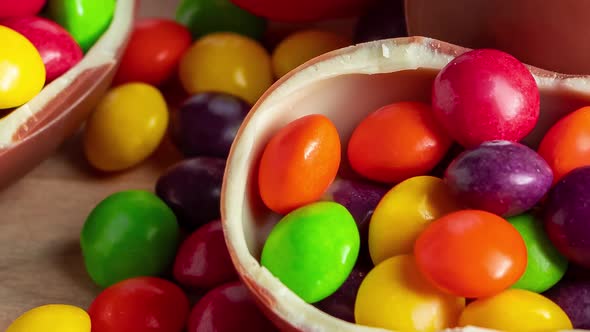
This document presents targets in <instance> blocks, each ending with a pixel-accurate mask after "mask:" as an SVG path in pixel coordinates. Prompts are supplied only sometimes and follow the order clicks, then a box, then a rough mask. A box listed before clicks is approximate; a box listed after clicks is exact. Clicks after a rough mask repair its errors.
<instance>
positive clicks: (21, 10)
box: [0, 0, 46, 18]
mask: <svg viewBox="0 0 590 332" xmlns="http://www.w3.org/2000/svg"><path fill="white" fill-rule="evenodd" d="M45 2H46V0H0V18H5V17H17V16H30V15H37V14H38V13H39V12H40V11H41V9H42V8H43V6H45Z"/></svg>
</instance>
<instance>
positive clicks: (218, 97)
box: [170, 92, 250, 158]
mask: <svg viewBox="0 0 590 332" xmlns="http://www.w3.org/2000/svg"><path fill="white" fill-rule="evenodd" d="M249 110H250V105H248V103H247V102H246V101H244V100H242V99H240V98H238V97H234V96H232V95H228V94H225V93H217V92H206V93H198V94H196V95H194V96H192V97H190V98H189V99H188V100H186V101H185V102H184V103H183V104H182V105H181V106H180V109H179V110H178V111H176V112H175V113H174V115H173V117H172V121H171V123H170V125H171V132H172V135H173V138H174V142H175V143H176V146H177V147H178V148H179V149H180V150H181V151H182V153H183V154H184V155H185V156H186V157H194V156H211V157H219V158H227V156H228V155H229V150H230V148H231V145H232V143H233V141H234V138H235V137H236V134H237V133H238V129H240V125H241V124H242V121H244V118H245V117H246V115H248V111H249Z"/></svg>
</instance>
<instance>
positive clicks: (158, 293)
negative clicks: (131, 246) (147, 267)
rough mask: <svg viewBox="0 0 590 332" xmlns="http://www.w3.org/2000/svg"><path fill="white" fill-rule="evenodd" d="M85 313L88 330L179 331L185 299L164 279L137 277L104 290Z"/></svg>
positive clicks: (181, 292)
mask: <svg viewBox="0 0 590 332" xmlns="http://www.w3.org/2000/svg"><path fill="white" fill-rule="evenodd" d="M88 313H89V314H90V318H91V319H92V332H129V331H134V332H182V331H184V326H185V321H186V318H187V317H188V313H189V301H188V298H187V297H186V295H185V294H184V292H183V291H182V289H180V288H179V287H178V286H176V285H175V284H173V283H171V282H169V281H167V280H164V279H160V278H154V277H138V278H132V279H127V280H124V281H121V282H119V283H117V284H114V285H112V286H111V287H109V288H107V289H105V290H104V291H103V292H102V293H100V295H98V297H97V298H96V299H95V300H94V301H93V302H92V304H91V305H90V308H89V309H88Z"/></svg>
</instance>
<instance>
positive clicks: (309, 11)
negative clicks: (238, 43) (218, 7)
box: [232, 0, 375, 22]
mask: <svg viewBox="0 0 590 332" xmlns="http://www.w3.org/2000/svg"><path fill="white" fill-rule="evenodd" d="M232 2H233V3H235V4H236V5H238V6H240V7H242V8H243V9H245V10H247V11H249V12H251V13H253V14H255V15H258V16H262V17H265V18H267V19H270V20H273V21H284V22H305V21H319V20H325V19H330V18H341V17H352V16H359V15H360V14H361V13H363V11H364V10H365V9H367V8H368V7H369V6H370V5H371V4H373V3H374V2H375V1H374V0H321V1H318V0H281V1H277V0H232Z"/></svg>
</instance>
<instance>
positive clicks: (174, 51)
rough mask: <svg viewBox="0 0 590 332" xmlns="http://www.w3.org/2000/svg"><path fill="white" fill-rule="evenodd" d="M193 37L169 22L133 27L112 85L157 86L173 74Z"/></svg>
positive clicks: (144, 21) (143, 22)
mask: <svg viewBox="0 0 590 332" xmlns="http://www.w3.org/2000/svg"><path fill="white" fill-rule="evenodd" d="M191 42H192V37H191V34H190V31H189V30H188V29H187V28H186V27H184V26H183V25H181V24H179V23H176V22H174V21H172V20H168V19H155V18H150V19H142V20H140V21H138V22H137V23H136V25H135V30H134V31H133V34H132V36H131V39H130V40H129V44H128V45H127V49H126V50H125V54H124V55H123V58H122V59H121V65H120V67H119V70H118V72H117V74H116V76H115V79H114V81H115V84H122V83H127V82H144V83H148V84H152V85H159V84H161V83H163V82H164V81H166V80H167V79H168V78H170V77H171V75H172V74H173V73H174V72H175V70H176V67H177V64H178V62H179V61H180V58H181V57H182V55H183V54H184V52H185V51H186V50H187V49H188V48H189V47H190V45H191Z"/></svg>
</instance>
